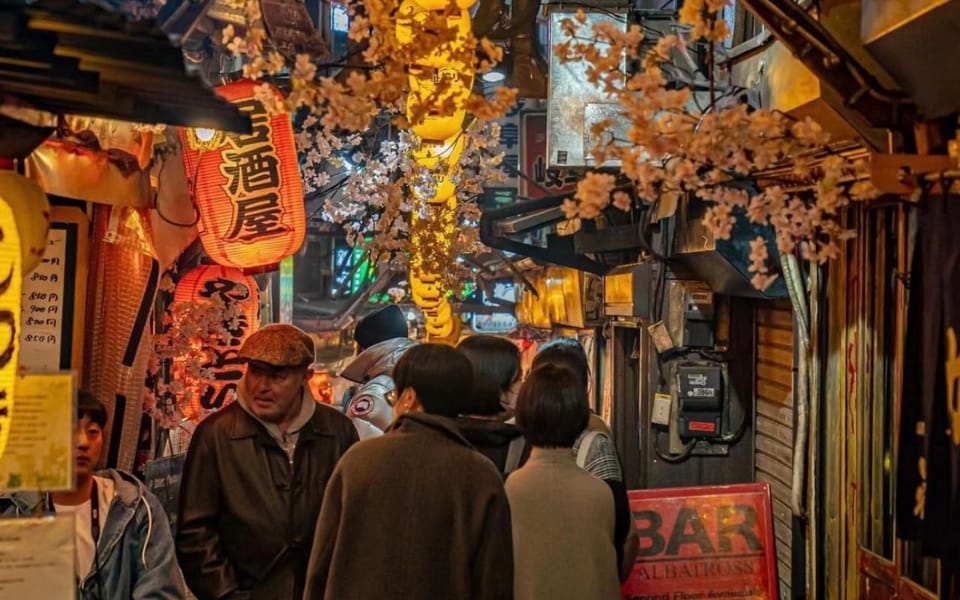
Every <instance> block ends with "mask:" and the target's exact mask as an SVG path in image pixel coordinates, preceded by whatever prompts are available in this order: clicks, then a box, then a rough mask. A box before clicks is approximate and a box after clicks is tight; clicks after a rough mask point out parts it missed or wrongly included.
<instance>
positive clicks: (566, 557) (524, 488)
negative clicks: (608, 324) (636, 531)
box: [506, 365, 628, 600]
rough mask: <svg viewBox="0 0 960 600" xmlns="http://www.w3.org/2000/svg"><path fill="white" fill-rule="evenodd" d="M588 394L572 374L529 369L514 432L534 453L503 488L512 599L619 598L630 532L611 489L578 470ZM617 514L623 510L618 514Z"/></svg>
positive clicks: (548, 367) (553, 369) (561, 370)
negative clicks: (578, 447)
mask: <svg viewBox="0 0 960 600" xmlns="http://www.w3.org/2000/svg"><path fill="white" fill-rule="evenodd" d="M589 417H590V413H589V410H588V407H587V398H586V391H585V390H584V386H583V385H582V384H581V383H580V381H579V380H578V379H577V376H576V374H574V373H573V371H571V370H569V369H566V368H562V367H555V366H552V365H546V366H543V367H541V368H538V369H536V370H534V371H533V372H532V373H531V374H530V375H529V376H528V377H527V380H526V381H525V382H524V384H523V387H522V388H521V390H520V395H519V398H518V399H517V427H518V428H519V429H520V431H521V432H522V433H523V435H524V437H525V438H526V439H527V441H528V442H529V443H530V444H532V445H533V451H532V452H531V454H530V459H529V460H528V461H527V463H526V464H525V465H524V466H523V467H521V468H520V469H519V470H517V471H516V472H515V473H513V474H512V475H511V476H510V477H509V478H508V479H507V482H506V490H507V499H508V500H509V501H510V513H511V517H512V523H513V555H514V586H513V587H514V598H515V599H516V600H543V599H544V598H550V599H551V600H566V599H569V600H617V599H618V598H619V597H620V580H619V576H618V565H619V564H620V562H619V556H618V553H619V552H621V551H622V548H623V541H624V538H625V537H626V534H627V530H628V523H627V522H626V520H625V519H620V521H621V522H617V518H616V515H617V513H618V511H617V510H616V507H615V500H614V498H615V495H614V494H613V492H612V491H611V489H610V487H609V486H608V484H606V483H605V482H604V481H602V480H600V479H597V478H596V477H594V476H593V475H591V474H590V473H588V472H586V471H584V470H583V469H581V468H580V467H578V466H577V463H576V457H575V456H574V453H573V450H572V446H573V443H574V442H575V441H576V439H577V437H578V436H579V435H580V433H581V432H582V431H583V429H584V428H585V427H586V426H587V420H588V419H589ZM619 512H621V514H622V512H623V511H619Z"/></svg>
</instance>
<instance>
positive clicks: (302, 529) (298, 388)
mask: <svg viewBox="0 0 960 600" xmlns="http://www.w3.org/2000/svg"><path fill="white" fill-rule="evenodd" d="M239 356H240V357H241V358H243V359H245V360H246V363H247V365H246V373H245V374H244V377H243V380H241V382H240V385H239V386H238V388H237V402H234V403H233V404H231V405H229V406H227V407H226V408H224V409H223V410H221V411H220V412H218V413H216V414H214V415H211V416H210V417H208V418H207V419H206V420H204V421H203V422H202V423H200V425H199V426H197V429H196V432H195V433H194V434H193V439H192V440H191V442H190V449H189V451H188V452H187V457H186V461H185V463H184V468H183V478H182V481H181V487H180V512H179V519H180V524H179V528H178V531H177V558H178V559H179V561H180V567H181V569H182V570H183V574H184V577H185V579H186V580H187V584H188V586H189V587H190V590H191V591H192V592H193V593H194V594H195V595H196V596H197V598H198V599H199V600H214V599H216V600H220V599H224V598H229V599H240V598H245V599H246V598H248V599H251V600H258V599H261V598H262V599H267V598H269V599H271V600H274V599H277V598H300V597H301V595H302V594H303V586H304V577H305V573H306V568H307V560H308V559H309V555H310V547H311V544H312V543H313V531H314V526H315V525H316V521H317V515H318V514H319V512H320V503H321V499H322V498H323V493H324V489H325V487H326V482H327V480H328V479H329V478H330V475H331V473H332V472H333V469H334V467H335V466H336V464H337V461H338V460H339V459H340V456H342V455H343V453H344V452H346V450H347V448H349V447H350V446H351V445H352V444H353V443H355V442H356V441H357V431H356V429H355V428H354V426H353V424H352V423H351V422H350V420H349V419H347V418H346V417H344V416H343V415H341V414H340V413H339V412H338V411H337V410H336V409H333V408H330V407H327V406H324V405H321V404H319V403H318V402H316V400H314V398H313V396H312V395H311V394H310V391H309V387H308V386H307V380H308V378H309V377H310V375H311V372H312V368H311V365H312V364H313V361H314V345H313V340H312V339H311V338H310V336H308V335H307V334H306V333H304V332H303V331H301V330H300V329H298V328H296V327H293V326H292V325H283V324H277V325H268V326H266V327H264V328H262V329H260V330H259V331H257V332H256V333H254V334H252V335H251V336H250V337H249V338H247V340H246V341H245V342H244V344H243V346H242V347H241V349H240V353H239Z"/></svg>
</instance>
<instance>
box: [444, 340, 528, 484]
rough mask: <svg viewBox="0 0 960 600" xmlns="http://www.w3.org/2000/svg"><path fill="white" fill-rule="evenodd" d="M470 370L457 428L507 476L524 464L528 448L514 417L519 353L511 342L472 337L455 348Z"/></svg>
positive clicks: (518, 376)
mask: <svg viewBox="0 0 960 600" xmlns="http://www.w3.org/2000/svg"><path fill="white" fill-rule="evenodd" d="M457 349H458V350H460V351H461V352H463V354H464V355H465V356H466V357H467V360H469V361H470V364H471V365H472V366H473V393H471V394H470V395H469V396H467V397H466V398H464V399H463V403H462V405H461V407H460V417H459V418H458V419H457V428H458V429H459V430H460V433H461V434H462V435H463V437H465V438H467V441H468V442H470V443H471V444H473V446H474V448H476V449H477V451H479V452H480V453H481V454H483V455H484V456H486V457H487V458H489V459H490V460H492V461H493V463H494V464H495V465H497V470H498V471H500V474H501V475H503V476H507V475H509V474H510V473H512V472H513V471H515V470H516V469H517V468H519V467H520V465H521V464H522V463H523V461H524V459H525V458H526V457H527V456H528V455H529V454H530V447H529V445H528V444H526V443H525V442H524V439H523V436H522V435H521V434H520V430H519V429H517V427H516V425H513V424H511V423H507V422H506V421H507V419H509V418H510V417H511V416H513V409H514V407H515V405H516V400H517V392H518V391H519V390H520V384H521V383H522V382H521V377H520V374H521V373H520V349H519V348H517V346H516V345H515V344H513V343H512V342H511V341H510V340H506V339H504V338H499V337H495V336H492V335H475V336H473V337H469V338H467V339H465V340H463V341H462V342H460V345H459V346H457Z"/></svg>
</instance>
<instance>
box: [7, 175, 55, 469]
mask: <svg viewBox="0 0 960 600" xmlns="http://www.w3.org/2000/svg"><path fill="white" fill-rule="evenodd" d="M13 175H16V174H15V173H13ZM17 177H19V176H17ZM20 179H23V178H22V177H20ZM2 181H3V182H4V183H6V184H7V185H6V186H5V187H2V188H0V190H2V193H0V349H2V350H0V457H2V456H3V451H4V450H6V447H7V439H8V438H9V437H10V423H11V422H12V418H13V404H14V400H15V398H16V393H15V390H14V384H15V382H16V379H17V367H18V359H19V355H20V339H19V327H20V294H21V292H22V285H23V271H22V268H23V260H24V254H23V250H22V249H21V241H20V232H19V229H18V226H17V220H16V218H15V217H14V215H15V213H14V211H13V207H12V206H11V205H10V204H9V203H8V202H6V196H8V195H9V192H10V191H11V185H10V184H11V182H14V181H15V180H14V179H13V178H9V177H3V178H2ZM16 184H17V185H20V186H22V185H23V184H22V183H19V181H16ZM41 193H42V192H41ZM44 197H45V196H44ZM44 242H46V237H44Z"/></svg>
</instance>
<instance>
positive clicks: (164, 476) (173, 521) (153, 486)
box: [143, 454, 186, 535]
mask: <svg viewBox="0 0 960 600" xmlns="http://www.w3.org/2000/svg"><path fill="white" fill-rule="evenodd" d="M185 457H186V455H185V454H175V455H173V456H165V457H163V458H158V459H156V460H151V461H150V462H148V463H147V464H146V465H145V466H144V474H143V479H144V482H145V485H146V486H147V489H148V490H150V491H151V492H153V495H154V496H156V497H157V499H158V500H159V501H160V504H161V505H163V510H164V511H165V512H166V513H167V519H169V521H170V529H171V530H173V533H174V535H176V533H177V509H178V502H179V499H180V476H181V475H182V474H183V461H184V458H185Z"/></svg>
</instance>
